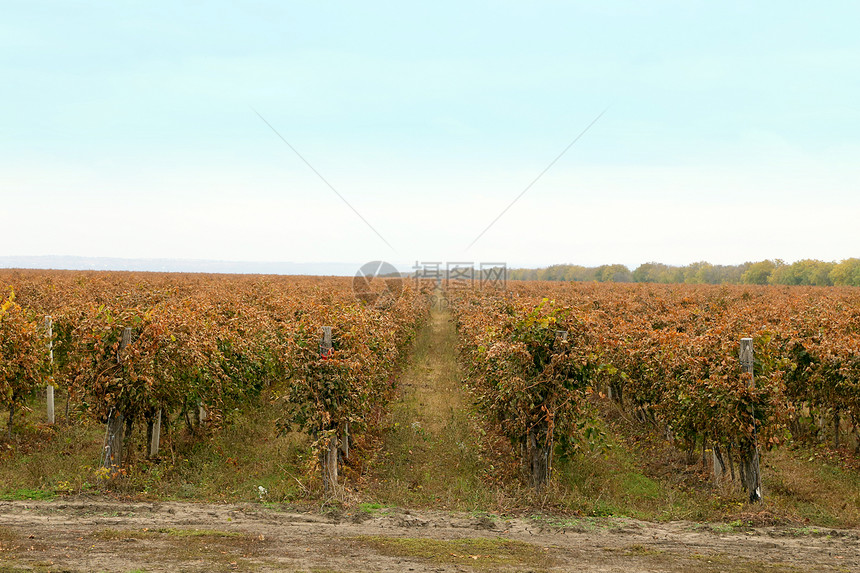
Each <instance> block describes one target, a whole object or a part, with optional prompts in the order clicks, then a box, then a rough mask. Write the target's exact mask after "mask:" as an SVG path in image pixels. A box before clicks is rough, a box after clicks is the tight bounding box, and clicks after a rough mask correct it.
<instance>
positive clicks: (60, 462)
mask: <svg viewBox="0 0 860 573" xmlns="http://www.w3.org/2000/svg"><path fill="white" fill-rule="evenodd" d="M31 408H32V412H30V413H28V414H24V415H22V416H20V418H21V420H20V424H18V425H16V434H15V435H14V437H13V440H12V442H11V443H10V444H7V445H5V446H3V450H0V499H4V500H17V499H30V500H50V499H53V498H55V497H57V496H59V495H77V494H81V493H89V494H93V493H118V494H122V495H125V496H133V497H138V498H143V499H163V500H170V499H174V500H206V501H224V502H238V501H256V502H263V503H283V502H289V501H293V500H297V499H301V498H303V497H304V495H305V492H304V490H303V489H302V488H303V485H302V482H303V481H305V480H306V478H305V475H306V467H307V463H306V461H307V449H308V448H307V446H308V444H309V441H308V439H307V438H306V437H305V436H302V435H299V434H288V435H279V434H278V432H277V429H276V424H275V420H276V418H277V417H278V416H279V415H281V412H280V411H279V410H278V409H277V408H276V407H275V406H273V405H265V406H249V407H247V408H246V409H244V410H241V411H239V410H236V411H232V412H228V413H227V414H226V415H225V419H224V422H223V427H222V428H221V429H220V430H218V431H215V432H213V433H212V434H211V435H207V436H191V435H189V434H188V432H187V430H186V429H185V427H184V422H181V421H180V422H178V423H177V422H175V421H174V424H173V425H172V427H170V428H166V429H165V431H164V434H163V435H162V449H161V452H160V458H159V459H158V460H148V459H146V456H145V450H144V442H145V428H141V427H135V429H134V431H133V432H132V435H131V438H130V440H131V444H132V454H131V459H130V463H128V464H126V466H125V467H124V468H123V472H122V475H120V476H117V477H114V478H111V479H106V477H107V476H106V475H104V474H103V473H102V472H100V471H99V470H98V469H97V467H98V464H99V457H100V454H101V449H102V443H103V439H104V426H103V425H101V424H96V423H94V422H87V421H76V422H73V423H71V424H66V423H64V421H61V422H60V423H58V424H57V425H54V426H47V425H45V424H41V422H40V421H39V414H38V413H37V412H41V410H42V406H41V405H40V404H39V403H38V400H35V401H34V403H33V404H31ZM249 445H251V446H252V447H249ZM4 450H5V451H4ZM260 486H262V487H263V488H265V490H266V494H265V495H264V496H263V497H262V498H261V496H260V492H259V487H260Z"/></svg>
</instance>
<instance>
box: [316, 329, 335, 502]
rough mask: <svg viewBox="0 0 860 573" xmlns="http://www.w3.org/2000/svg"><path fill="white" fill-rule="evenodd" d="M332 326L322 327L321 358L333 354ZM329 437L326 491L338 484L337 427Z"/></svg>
mask: <svg viewBox="0 0 860 573" xmlns="http://www.w3.org/2000/svg"><path fill="white" fill-rule="evenodd" d="M331 350H332V342H331V327H330V326H323V327H322V339H321V340H320V358H328V357H329V356H330V355H331ZM332 430H333V431H332V432H331V433H330V435H329V437H328V443H327V444H325V445H324V447H323V449H322V451H321V453H320V467H321V468H322V472H323V487H324V488H325V491H326V492H334V488H335V487H336V486H337V451H338V443H337V442H338V440H337V428H332Z"/></svg>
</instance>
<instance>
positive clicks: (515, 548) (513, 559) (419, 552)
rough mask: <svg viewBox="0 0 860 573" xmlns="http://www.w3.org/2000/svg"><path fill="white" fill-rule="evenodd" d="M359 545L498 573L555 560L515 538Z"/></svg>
mask: <svg viewBox="0 0 860 573" xmlns="http://www.w3.org/2000/svg"><path fill="white" fill-rule="evenodd" d="M354 541H355V543H356V544H357V545H359V546H361V547H364V548H369V549H372V550H374V551H376V552H377V553H380V554H381V555H387V556H392V557H405V558H409V559H416V560H420V561H425V562H429V563H434V564H438V565H458V566H469V567H471V568H472V569H473V570H476V571H498V570H499V569H507V568H511V567H520V566H528V567H529V570H531V571H537V570H542V569H546V568H548V567H551V566H552V565H553V564H555V562H556V560H555V558H554V556H553V555H552V553H551V551H550V549H549V548H548V547H544V548H541V547H538V546H537V545H533V544H531V543H525V542H523V541H516V540H512V539H505V538H501V537H497V538H473V539H450V540H449V539H428V538H418V537H381V536H363V537H356V538H354Z"/></svg>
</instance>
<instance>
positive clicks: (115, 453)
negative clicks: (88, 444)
mask: <svg viewBox="0 0 860 573" xmlns="http://www.w3.org/2000/svg"><path fill="white" fill-rule="evenodd" d="M129 344H131V328H130V327H126V328H124V329H123V330H122V339H121V340H120V343H119V348H118V349H117V353H116V362H117V364H119V365H122V361H123V352H124V351H125V349H126V347H128V345H129ZM124 418H125V417H124V416H123V415H122V412H120V411H119V410H117V408H116V407H114V408H111V412H110V414H108V422H107V435H106V436H105V448H104V462H103V464H102V466H103V467H105V468H107V469H108V470H110V472H111V474H114V473H116V471H117V469H119V467H120V465H121V464H122V438H123V436H122V430H123V425H124V424H123V422H124V421H125V420H124Z"/></svg>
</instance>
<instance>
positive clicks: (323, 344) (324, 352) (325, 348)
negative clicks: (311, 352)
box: [320, 326, 332, 358]
mask: <svg viewBox="0 0 860 573" xmlns="http://www.w3.org/2000/svg"><path fill="white" fill-rule="evenodd" d="M331 346H332V344H331V327H330V326H323V327H322V339H321V340H320V357H322V358H328V357H329V354H330V353H331Z"/></svg>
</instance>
